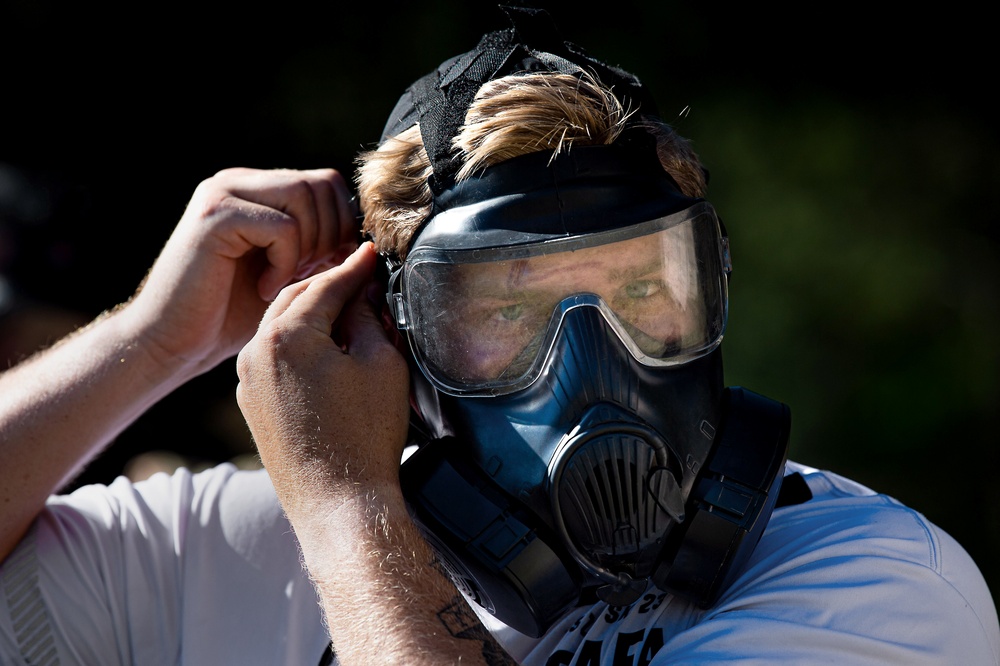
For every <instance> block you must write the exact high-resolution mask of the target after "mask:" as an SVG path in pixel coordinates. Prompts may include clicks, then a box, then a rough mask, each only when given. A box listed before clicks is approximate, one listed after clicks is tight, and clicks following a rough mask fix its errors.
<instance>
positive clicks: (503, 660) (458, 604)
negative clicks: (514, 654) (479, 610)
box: [438, 596, 517, 666]
mask: <svg viewBox="0 0 1000 666" xmlns="http://www.w3.org/2000/svg"><path fill="white" fill-rule="evenodd" d="M438 619H439V620H441V624H443V625H444V627H445V629H447V630H448V633H450V634H451V635H452V636H454V637H455V638H462V639H466V640H474V641H480V642H481V643H482V644H483V659H484V660H485V661H486V663H487V664H489V666H516V664H517V662H515V661H514V660H513V659H511V657H510V655H508V654H507V653H506V652H504V650H503V648H502V647H500V644H499V643H497V641H496V639H495V638H493V636H492V635H491V634H490V632H488V631H486V628H485V627H484V626H483V625H482V623H480V621H479V618H478V617H476V614H475V613H473V612H472V611H471V610H470V609H469V605H468V604H467V603H466V602H465V599H463V598H462V597H461V596H455V597H453V598H452V600H451V603H450V604H448V605H447V606H445V607H444V608H443V609H442V610H441V611H439V612H438Z"/></svg>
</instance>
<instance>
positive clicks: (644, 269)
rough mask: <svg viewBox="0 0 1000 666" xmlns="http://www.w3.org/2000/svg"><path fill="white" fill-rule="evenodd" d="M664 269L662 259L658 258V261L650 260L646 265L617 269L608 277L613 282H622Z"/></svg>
mask: <svg viewBox="0 0 1000 666" xmlns="http://www.w3.org/2000/svg"><path fill="white" fill-rule="evenodd" d="M662 269H663V261H662V257H657V258H656V259H650V260H649V261H647V262H646V263H645V264H641V265H632V266H627V267H625V268H621V269H618V268H616V269H614V270H612V271H611V272H610V273H609V274H608V277H609V278H611V279H612V280H615V281H619V282H620V281H625V280H630V279H634V278H637V277H642V276H643V275H649V274H650V273H656V272H659V271H661V270H662Z"/></svg>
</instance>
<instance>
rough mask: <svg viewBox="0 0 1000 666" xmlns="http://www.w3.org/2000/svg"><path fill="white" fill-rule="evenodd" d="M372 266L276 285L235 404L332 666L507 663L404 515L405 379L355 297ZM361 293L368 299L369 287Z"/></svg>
mask: <svg viewBox="0 0 1000 666" xmlns="http://www.w3.org/2000/svg"><path fill="white" fill-rule="evenodd" d="M374 265H375V254H374V251H373V250H372V246H371V244H370V243H365V244H364V245H362V246H361V247H360V248H359V249H358V250H357V251H356V252H355V253H354V254H353V255H351V257H349V258H348V259H347V260H346V261H344V263H343V264H342V265H340V266H338V267H336V268H332V269H330V270H328V271H326V272H324V273H321V274H319V275H316V276H313V277H311V278H309V279H307V280H304V281H303V282H301V283H298V284H294V285H292V286H290V287H286V288H285V289H284V290H283V291H282V292H281V294H279V295H278V298H277V299H275V301H274V303H272V304H271V307H270V308H268V311H267V313H266V314H265V315H264V319H263V321H262V322H261V325H260V329H259V330H258V332H257V334H256V335H255V336H254V338H253V339H252V340H251V341H250V343H249V344H247V346H246V347H245V348H244V349H243V351H241V352H240V354H239V357H238V360H237V364H236V365H237V372H238V373H239V377H240V384H239V387H238V388H237V394H236V395H237V400H238V401H239V404H240V408H241V409H242V410H243V414H244V416H245V417H246V419H247V423H248V424H249V425H250V430H251V432H252V433H253V436H254V440H255V441H256V443H257V448H258V450H259V451H260V456H261V459H262V460H263V462H264V467H265V468H266V469H267V472H268V474H269V475H270V476H271V480H272V481H273V482H274V487H275V490H276V491H277V494H278V499H279V501H280V502H281V505H282V507H283V508H284V510H285V513H286V514H287V516H288V518H289V520H290V521H291V524H292V527H293V529H294V530H295V535H296V537H297V538H298V541H299V545H300V546H301V548H302V555H303V559H304V561H305V564H306V567H307V568H308V569H309V574H310V579H311V580H312V582H313V584H314V586H315V587H316V591H317V594H318V596H319V598H320V602H321V604H322V606H323V610H324V614H325V617H326V626H327V628H328V629H329V631H330V638H331V640H332V641H333V645H334V648H335V651H336V653H337V657H338V660H339V662H340V663H342V664H344V665H345V666H347V665H348V664H370V663H373V661H378V662H379V663H391V664H397V663H408V664H442V663H462V664H500V663H503V664H513V663H514V662H513V661H512V660H510V658H509V657H508V656H507V655H506V654H505V653H504V652H503V650H502V649H501V648H500V646H499V645H497V644H496V642H495V640H494V639H493V638H492V637H491V636H490V634H489V633H488V632H487V631H486V630H485V629H484V628H483V627H482V625H481V624H480V623H479V621H478V619H477V618H476V616H475V614H474V613H473V612H472V610H471V609H470V608H469V607H468V605H467V604H466V602H465V601H464V599H462V597H461V596H460V595H459V593H458V592H457V590H456V589H455V587H454V585H453V584H452V583H451V582H450V581H449V580H448V579H447V578H446V577H445V575H444V574H443V573H442V570H441V569H440V567H439V566H437V564H436V562H435V555H434V553H433V551H432V550H431V548H430V546H429V545H428V544H427V542H426V541H424V539H423V537H422V536H421V535H420V533H419V531H418V529H417V527H416V525H414V523H413V522H412V520H411V518H410V516H409V513H408V511H407V509H406V506H405V502H404V500H403V495H402V491H401V490H400V488H399V464H400V458H401V457H402V452H403V446H404V444H405V442H406V434H407V427H408V417H409V402H408V395H409V381H408V379H409V378H408V371H407V364H406V361H405V360H404V359H403V357H402V355H401V354H400V353H399V351H398V350H397V349H396V347H395V346H394V344H393V343H392V342H391V341H390V340H389V337H388V336H387V335H386V332H385V330H384V329H383V328H382V324H381V322H380V321H379V319H378V318H377V317H376V314H375V310H374V309H373V308H372V303H371V302H369V299H368V294H369V293H370V292H372V291H373V290H372V287H373V286H374V285H373V283H372V282H371V277H372V273H373V270H374ZM372 296H373V298H372V301H376V300H380V299H381V296H382V294H381V289H378V290H377V291H376V292H375V293H372ZM443 618H449V619H448V620H445V619H443ZM452 618H461V623H462V630H461V631H457V630H455V628H454V621H453V620H452Z"/></svg>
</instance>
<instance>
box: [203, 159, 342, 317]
mask: <svg viewBox="0 0 1000 666" xmlns="http://www.w3.org/2000/svg"><path fill="white" fill-rule="evenodd" d="M210 181H211V185H212V187H214V188H216V190H218V191H219V192H220V194H221V195H223V196H224V197H225V196H228V197H230V198H231V199H234V200H235V201H233V202H231V203H230V205H231V206H233V207H235V208H237V209H240V212H241V213H242V214H240V215H236V216H234V217H233V219H232V220H231V224H233V225H236V226H238V227H239V232H238V233H239V234H240V236H241V237H242V239H243V240H245V241H246V242H247V243H249V244H250V245H252V246H254V247H262V248H266V254H267V260H268V264H269V266H268V268H267V269H266V270H265V271H264V272H263V274H262V275H261V276H260V282H259V285H258V288H259V291H260V295H261V297H262V298H264V299H265V300H271V299H272V298H274V296H275V295H276V294H277V293H278V291H279V290H280V289H281V287H283V286H285V285H286V284H288V283H289V282H291V281H292V280H294V279H301V278H303V277H306V276H308V275H310V274H312V273H313V272H314V271H315V270H316V269H317V267H321V266H326V265H331V264H332V263H333V262H334V261H335V260H336V259H337V258H339V257H342V256H343V254H344V253H345V249H346V248H349V249H353V247H354V245H355V238H356V233H357V229H356V227H357V220H356V218H355V216H354V214H353V212H352V206H351V202H350V191H349V190H348V187H347V183H346V182H345V180H344V177H343V176H342V175H341V174H340V173H339V172H337V171H335V170H333V169H316V170H310V171H292V170H267V171H265V170H256V169H227V170H225V171H221V172H219V173H218V174H216V176H215V177H213V178H212V179H210Z"/></svg>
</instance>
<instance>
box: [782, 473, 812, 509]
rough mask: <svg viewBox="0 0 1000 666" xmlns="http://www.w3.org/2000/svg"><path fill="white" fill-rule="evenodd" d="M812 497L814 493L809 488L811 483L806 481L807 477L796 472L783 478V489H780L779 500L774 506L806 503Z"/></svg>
mask: <svg viewBox="0 0 1000 666" xmlns="http://www.w3.org/2000/svg"><path fill="white" fill-rule="evenodd" d="M812 498H813V494H812V491H811V490H809V484H808V483H806V480H805V478H804V477H803V476H802V475H801V474H799V473H798V472H795V473H793V474H789V475H788V476H786V477H785V478H784V479H782V481H781V490H779V491H778V500H777V502H776V503H775V505H774V508H775V509H777V508H780V507H783V506H794V505H796V504H804V503H806V502H808V501H809V500H811V499H812Z"/></svg>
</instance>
